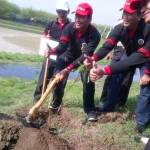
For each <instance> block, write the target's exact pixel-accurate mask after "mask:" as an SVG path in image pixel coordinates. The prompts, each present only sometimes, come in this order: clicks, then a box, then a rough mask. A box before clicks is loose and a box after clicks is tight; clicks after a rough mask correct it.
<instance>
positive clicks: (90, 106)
mask: <svg viewBox="0 0 150 150" xmlns="http://www.w3.org/2000/svg"><path fill="white" fill-rule="evenodd" d="M73 60H74V58H72V57H69V56H66V55H65V54H64V55H61V56H60V57H59V58H58V61H57V64H56V68H55V73H57V72H60V71H61V70H63V69H64V68H65V67H67V66H68V65H69V64H70V63H71V62H73ZM88 74H89V71H83V72H81V73H80V75H81V80H82V84H83V108H84V112H85V113H88V112H90V111H95V105H94V94H95V84H94V83H93V82H91V81H89V80H88ZM64 82H65V81H62V82H60V83H58V86H61V87H65V86H64V84H65V83H64ZM76 94H77V93H76ZM60 100H62V99H60ZM54 103H55V102H54ZM60 103H61V102H60Z"/></svg>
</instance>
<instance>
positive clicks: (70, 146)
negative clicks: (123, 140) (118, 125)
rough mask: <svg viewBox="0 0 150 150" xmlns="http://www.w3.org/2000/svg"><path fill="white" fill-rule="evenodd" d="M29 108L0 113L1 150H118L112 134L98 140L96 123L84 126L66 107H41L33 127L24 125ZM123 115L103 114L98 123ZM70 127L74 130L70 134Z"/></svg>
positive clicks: (118, 119)
mask: <svg viewBox="0 0 150 150" xmlns="http://www.w3.org/2000/svg"><path fill="white" fill-rule="evenodd" d="M28 110H29V109H28V108H26V109H22V110H21V111H20V110H19V111H17V113H16V117H11V116H9V115H6V114H0V119H1V121H0V150H108V149H109V150H117V148H116V147H115V144H114V138H113V137H112V136H111V135H107V137H104V138H103V140H101V141H99V140H98V139H96V138H95V137H94V136H95V134H96V132H97V129H96V123H94V124H92V125H86V126H84V125H83V124H82V122H81V121H80V120H78V119H76V118H75V117H73V116H71V114H70V113H68V112H67V109H65V108H63V110H62V111H61V113H60V114H54V113H52V112H51V113H49V111H48V110H46V109H41V110H40V113H39V118H38V119H37V120H38V121H37V122H35V124H36V126H34V127H33V126H29V125H28V126H27V124H24V117H25V116H26V115H27V112H28ZM122 118H123V117H122V114H119V113H108V114H103V115H101V116H100V117H99V121H98V122H99V123H106V122H110V121H112V122H113V121H120V120H121V121H122ZM123 120H124V119H123ZM35 124H34V125H35ZM24 125H25V126H24ZM35 127H37V128H35ZM70 129H71V131H72V133H68V131H69V130H70ZM81 129H83V130H85V133H84V134H85V135H84V136H83V135H82V134H81V133H79V132H80V131H81ZM74 130H77V131H75V132H74ZM66 133H67V134H66Z"/></svg>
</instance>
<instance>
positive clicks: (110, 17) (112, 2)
mask: <svg viewBox="0 0 150 150" xmlns="http://www.w3.org/2000/svg"><path fill="white" fill-rule="evenodd" d="M9 1H10V2H13V3H15V4H17V5H18V6H20V7H25V8H27V7H32V8H34V9H38V10H44V11H47V12H51V13H54V14H56V9H55V6H56V1H57V0H9ZM68 1H69V4H70V9H71V11H73V10H75V8H76V6H77V5H78V4H79V3H81V2H88V3H89V4H91V6H92V7H93V10H94V13H93V22H94V23H97V24H107V25H112V26H113V25H115V24H116V23H117V20H118V19H119V18H120V17H121V14H122V12H120V11H119V9H120V8H121V7H123V5H124V3H125V0H68ZM69 17H70V18H74V14H70V15H69Z"/></svg>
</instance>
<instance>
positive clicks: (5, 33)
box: [0, 27, 40, 54]
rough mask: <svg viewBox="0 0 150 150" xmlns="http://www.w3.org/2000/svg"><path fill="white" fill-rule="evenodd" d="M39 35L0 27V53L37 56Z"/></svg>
mask: <svg viewBox="0 0 150 150" xmlns="http://www.w3.org/2000/svg"><path fill="white" fill-rule="evenodd" d="M39 42H40V35H39V34H34V33H28V32H23V31H18V30H12V29H7V28H2V27H0V51H5V52H12V53H16V52H18V53H28V54H30V53H33V54H37V53H38V49H39Z"/></svg>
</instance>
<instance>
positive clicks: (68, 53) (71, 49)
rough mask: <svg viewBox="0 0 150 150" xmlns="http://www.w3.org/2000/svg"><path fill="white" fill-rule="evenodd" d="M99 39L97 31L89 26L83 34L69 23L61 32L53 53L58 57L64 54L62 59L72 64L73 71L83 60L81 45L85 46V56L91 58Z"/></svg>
mask: <svg viewBox="0 0 150 150" xmlns="http://www.w3.org/2000/svg"><path fill="white" fill-rule="evenodd" d="M100 37H101V36H100V33H99V32H98V30H97V29H96V28H95V27H94V26H93V25H91V24H90V25H89V27H88V28H87V30H86V31H85V32H84V33H83V32H79V31H78V30H76V28H75V25H74V23H70V24H68V25H67V26H66V27H65V29H64V30H63V32H62V35H61V37H60V41H59V45H58V47H56V49H55V51H56V53H58V54H59V55H60V54H63V53H64V52H65V55H64V57H67V58H69V59H70V60H71V61H70V63H73V64H71V66H72V69H73V68H76V67H78V66H79V64H80V63H82V62H83V60H84V54H83V52H82V50H81V47H82V43H86V44H87V50H86V55H88V56H91V55H92V54H93V52H94V50H95V49H96V47H97V45H98V43H99V41H100ZM66 49H67V50H66ZM73 61H74V62H73Z"/></svg>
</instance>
